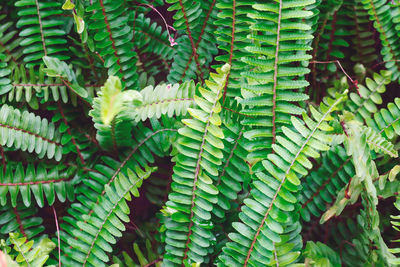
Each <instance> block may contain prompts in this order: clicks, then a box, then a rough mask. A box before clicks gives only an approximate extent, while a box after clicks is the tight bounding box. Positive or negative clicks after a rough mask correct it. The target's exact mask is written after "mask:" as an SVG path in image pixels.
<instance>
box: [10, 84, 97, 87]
mask: <svg viewBox="0 0 400 267" xmlns="http://www.w3.org/2000/svg"><path fill="white" fill-rule="evenodd" d="M13 86H14V87H16V86H37V87H44V86H65V84H64V83H36V84H35V83H14V84H13ZM85 86H86V87H101V86H102V85H98V84H85Z"/></svg>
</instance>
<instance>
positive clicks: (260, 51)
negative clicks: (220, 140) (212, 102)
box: [240, 0, 315, 160]
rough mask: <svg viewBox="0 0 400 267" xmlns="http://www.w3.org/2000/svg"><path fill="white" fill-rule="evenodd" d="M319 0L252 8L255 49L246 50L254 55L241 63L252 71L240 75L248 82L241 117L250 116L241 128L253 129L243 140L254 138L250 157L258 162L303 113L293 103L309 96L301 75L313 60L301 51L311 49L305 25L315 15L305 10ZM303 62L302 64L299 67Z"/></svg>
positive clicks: (278, 2)
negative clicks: (248, 127)
mask: <svg viewBox="0 0 400 267" xmlns="http://www.w3.org/2000/svg"><path fill="white" fill-rule="evenodd" d="M314 3H315V0H307V1H302V2H299V1H289V2H285V1H277V2H276V3H272V2H271V3H260V4H254V5H253V6H252V7H253V9H254V10H253V11H252V12H251V13H249V16H250V18H252V19H254V20H253V21H252V22H251V26H250V29H251V30H253V31H254V33H253V34H250V35H249V36H248V38H250V40H252V43H253V44H252V45H250V46H247V47H246V49H247V51H248V52H249V53H251V56H247V57H244V58H243V59H242V60H243V62H245V63H246V64H248V65H249V66H250V68H251V71H248V72H243V73H242V74H241V75H242V76H243V77H245V78H246V79H247V81H246V82H245V83H244V84H243V86H242V96H243V100H241V101H240V102H241V104H242V105H243V106H244V109H243V110H242V113H243V114H245V115H249V116H251V117H246V118H244V119H243V120H242V124H243V125H246V126H251V129H250V130H247V131H246V132H245V133H244V137H245V138H247V139H249V140H251V145H250V148H249V149H250V151H251V153H250V155H249V157H250V158H251V159H253V160H260V159H263V158H265V157H266V156H267V154H268V153H269V152H271V145H272V144H274V143H275V142H276V136H277V134H279V133H280V132H281V129H282V126H284V125H288V124H290V115H292V114H298V115H299V114H301V113H302V112H303V110H302V109H301V108H300V107H298V106H296V105H295V104H294V103H292V102H297V101H304V100H306V99H308V96H307V95H305V94H302V93H301V90H302V89H303V88H305V87H306V86H308V82H307V81H306V80H304V79H299V77H302V76H304V75H305V74H307V73H309V69H308V68H307V67H304V66H306V65H307V61H308V60H309V59H310V58H311V56H310V55H307V54H306V53H303V52H304V51H309V50H311V47H310V46H309V45H307V44H306V43H305V42H306V41H307V40H310V39H312V38H313V37H312V35H310V34H309V33H310V30H311V26H310V25H309V24H307V23H305V22H304V20H305V19H307V18H309V17H310V16H312V15H313V12H312V11H309V10H304V9H305V8H306V7H307V6H308V5H311V4H314ZM299 63H301V64H299Z"/></svg>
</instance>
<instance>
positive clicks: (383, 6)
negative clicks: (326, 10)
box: [361, 0, 400, 80]
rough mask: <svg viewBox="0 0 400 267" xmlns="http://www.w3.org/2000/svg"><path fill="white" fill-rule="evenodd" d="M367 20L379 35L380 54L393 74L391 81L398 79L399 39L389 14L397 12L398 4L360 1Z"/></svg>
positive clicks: (399, 71) (379, 0)
mask: <svg viewBox="0 0 400 267" xmlns="http://www.w3.org/2000/svg"><path fill="white" fill-rule="evenodd" d="M361 2H362V4H363V5H364V8H365V10H367V11H368V14H369V15H370V16H369V19H370V20H371V21H373V23H374V27H375V29H376V30H377V31H378V32H379V34H380V39H381V43H382V46H383V48H382V49H381V54H382V57H383V61H384V62H385V67H386V69H388V70H389V71H391V72H392V73H393V80H398V79H399V77H400V62H399V59H400V39H399V35H398V34H397V30H396V25H397V24H396V23H394V20H392V16H391V13H392V12H396V11H395V9H396V10H397V12H398V9H399V8H400V6H399V4H387V3H386V2H385V1H381V0H361Z"/></svg>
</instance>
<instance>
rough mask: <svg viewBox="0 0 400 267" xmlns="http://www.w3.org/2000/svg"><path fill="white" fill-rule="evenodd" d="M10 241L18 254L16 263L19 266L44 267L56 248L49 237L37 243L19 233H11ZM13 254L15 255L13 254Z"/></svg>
mask: <svg viewBox="0 0 400 267" xmlns="http://www.w3.org/2000/svg"><path fill="white" fill-rule="evenodd" d="M8 241H9V242H10V243H11V245H12V246H13V249H14V250H15V252H17V253H16V255H15V261H16V262H17V263H18V264H19V266H37V267H42V266H43V265H44V264H45V263H46V262H47V260H48V259H49V255H50V253H51V251H52V250H53V249H54V248H55V247H56V244H55V243H53V242H52V241H51V240H50V239H49V238H47V237H44V238H42V239H40V240H37V242H35V241H34V240H28V239H27V238H26V237H25V236H21V235H20V234H19V233H10V237H9V239H8ZM11 254H13V253H12V252H11Z"/></svg>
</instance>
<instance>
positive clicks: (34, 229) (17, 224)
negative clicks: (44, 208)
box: [0, 203, 45, 240]
mask: <svg viewBox="0 0 400 267" xmlns="http://www.w3.org/2000/svg"><path fill="white" fill-rule="evenodd" d="M18 204H22V203H18ZM37 214H38V209H37V207H35V206H33V205H32V206H30V207H25V205H17V207H15V208H13V207H12V206H11V205H9V204H7V205H5V206H2V207H0V234H2V235H7V234H9V233H12V232H19V233H21V234H22V235H23V236H24V237H27V238H28V239H35V240H36V239H37V238H38V237H40V234H42V233H43V231H44V229H45V227H44V225H43V219H42V218H41V217H36V216H37Z"/></svg>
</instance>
